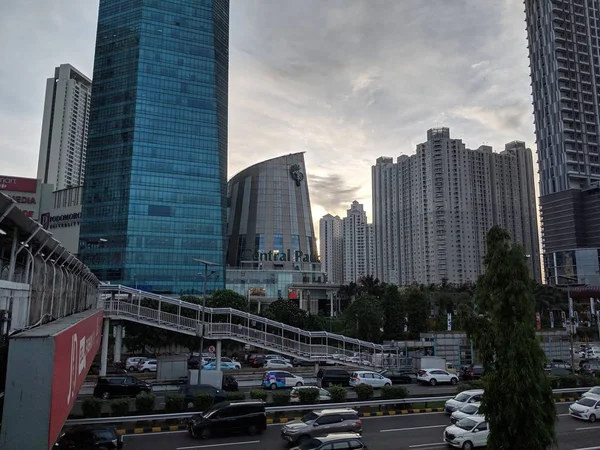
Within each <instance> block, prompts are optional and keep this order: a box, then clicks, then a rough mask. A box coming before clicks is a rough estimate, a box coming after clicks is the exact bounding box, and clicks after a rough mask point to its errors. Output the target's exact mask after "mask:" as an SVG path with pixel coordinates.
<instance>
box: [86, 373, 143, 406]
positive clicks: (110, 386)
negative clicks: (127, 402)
mask: <svg viewBox="0 0 600 450" xmlns="http://www.w3.org/2000/svg"><path fill="white" fill-rule="evenodd" d="M140 392H152V386H150V385H149V384H148V383H146V382H145V381H142V380H138V379H137V378H135V377H132V376H130V375H115V376H106V377H98V380H97V381H96V385H95V386H94V392H93V395H94V397H98V398H102V399H104V400H107V399H109V398H113V397H136V396H137V395H138V394H139V393H140Z"/></svg>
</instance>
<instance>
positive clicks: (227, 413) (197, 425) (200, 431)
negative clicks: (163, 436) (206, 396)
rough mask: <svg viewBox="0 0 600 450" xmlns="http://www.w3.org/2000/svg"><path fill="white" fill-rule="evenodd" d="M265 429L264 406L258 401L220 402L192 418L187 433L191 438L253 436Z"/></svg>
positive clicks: (265, 415) (265, 416)
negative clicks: (232, 435) (234, 435)
mask: <svg viewBox="0 0 600 450" xmlns="http://www.w3.org/2000/svg"><path fill="white" fill-rule="evenodd" d="M266 429H267V414H266V412H265V404H264V403H263V402H260V401H251V402H222V403H218V404H216V405H213V406H212V407H211V408H209V409H207V410H206V411H204V412H203V413H200V414H196V415H194V416H192V417H191V418H190V419H189V421H188V431H189V433H190V434H191V435H192V437H201V438H203V439H208V438H209V437H211V436H215V435H228V436H229V435H231V434H240V433H245V434H249V435H251V436H252V435H255V434H257V433H262V432H263V431H265V430H266Z"/></svg>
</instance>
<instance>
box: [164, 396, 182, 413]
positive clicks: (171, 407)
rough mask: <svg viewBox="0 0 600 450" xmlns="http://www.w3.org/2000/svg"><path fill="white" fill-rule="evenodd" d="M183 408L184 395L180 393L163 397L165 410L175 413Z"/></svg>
mask: <svg viewBox="0 0 600 450" xmlns="http://www.w3.org/2000/svg"><path fill="white" fill-rule="evenodd" d="M184 409H185V396H183V395H181V394H173V395H167V396H166V397H165V411H166V412H167V413H177V412H180V411H183V410H184Z"/></svg>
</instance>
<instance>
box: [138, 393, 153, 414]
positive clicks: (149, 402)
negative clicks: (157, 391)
mask: <svg viewBox="0 0 600 450" xmlns="http://www.w3.org/2000/svg"><path fill="white" fill-rule="evenodd" d="M154 399H155V396H154V394H151V393H149V392H140V393H139V394H138V395H137V397H136V398H135V410H136V411H137V412H138V413H140V414H152V413H153V412H154Z"/></svg>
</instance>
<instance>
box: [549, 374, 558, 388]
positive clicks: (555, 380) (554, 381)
mask: <svg viewBox="0 0 600 450" xmlns="http://www.w3.org/2000/svg"><path fill="white" fill-rule="evenodd" d="M548 381H549V382H550V387H551V388H552V389H558V387H559V386H560V380H559V379H558V377H555V376H549V377H548Z"/></svg>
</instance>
